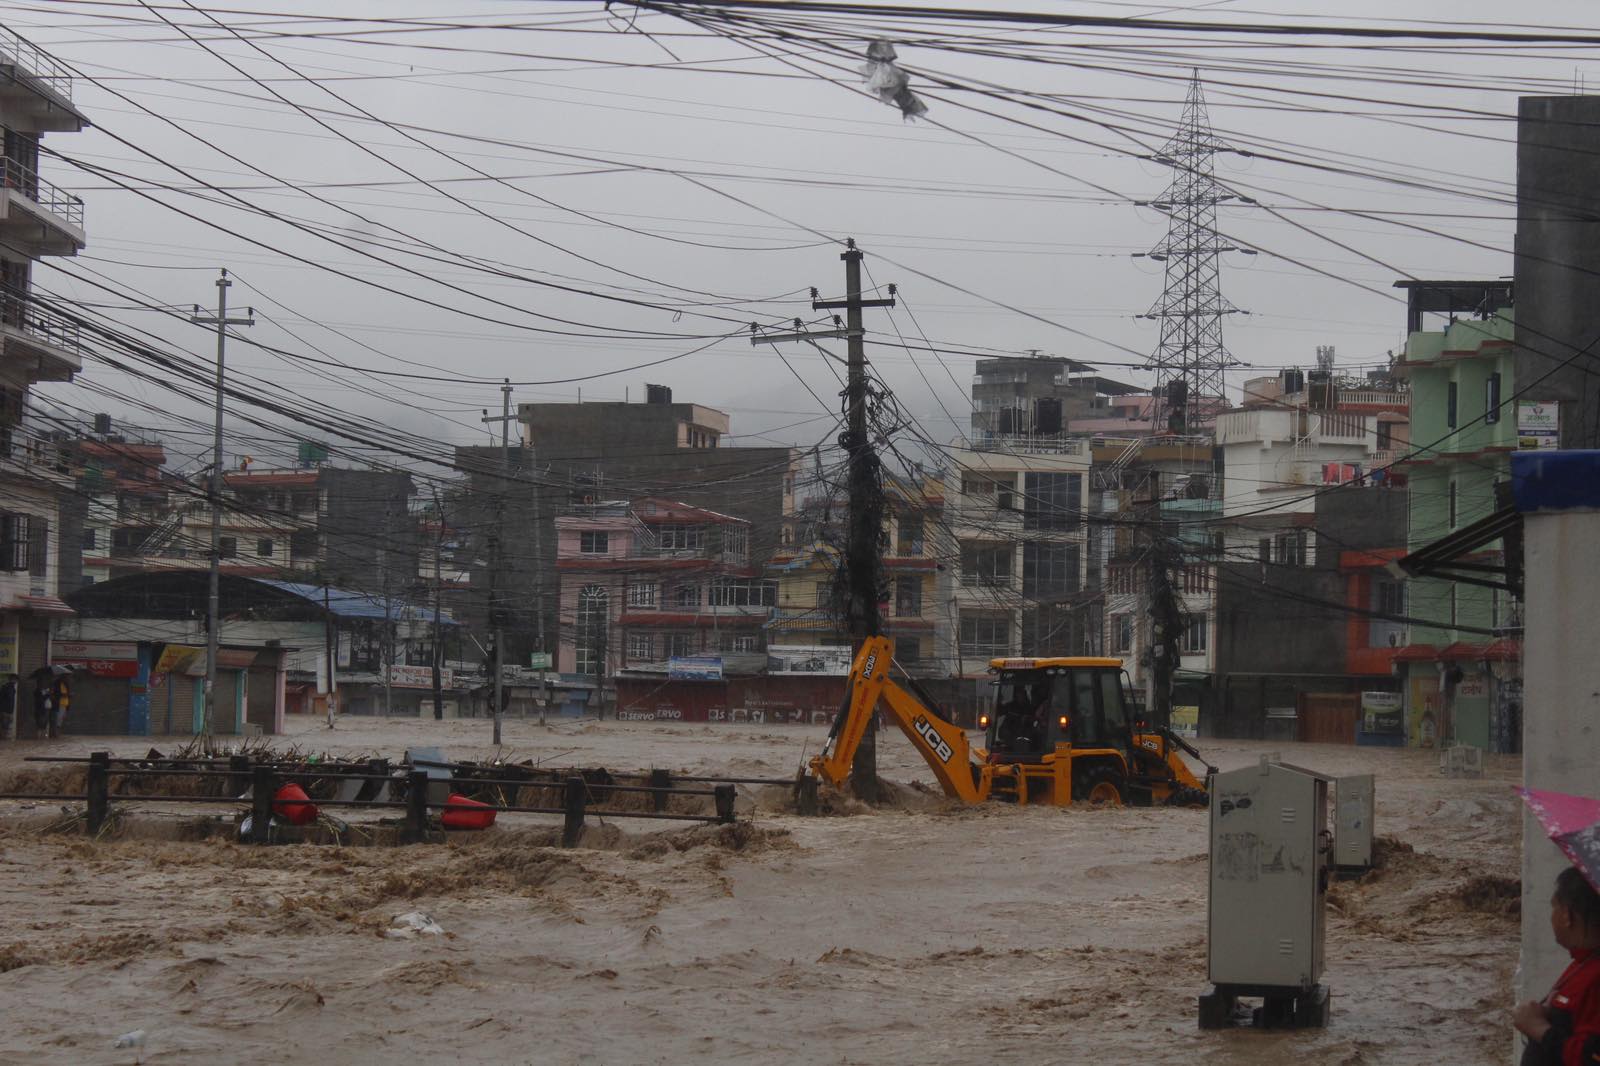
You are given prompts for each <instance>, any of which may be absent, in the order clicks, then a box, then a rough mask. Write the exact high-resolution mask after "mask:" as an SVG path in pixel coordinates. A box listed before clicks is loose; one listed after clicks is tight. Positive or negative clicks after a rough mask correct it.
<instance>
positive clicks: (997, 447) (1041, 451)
mask: <svg viewBox="0 0 1600 1066" xmlns="http://www.w3.org/2000/svg"><path fill="white" fill-rule="evenodd" d="M972 450H973V451H978V452H1012V453H1017V454H1023V455H1086V454H1088V443H1087V442H1086V441H1085V440H1084V439H1083V438H1082V437H1068V436H1066V435H1064V434H1060V433H992V434H987V435H985V436H982V437H978V438H974V439H973V441H972Z"/></svg>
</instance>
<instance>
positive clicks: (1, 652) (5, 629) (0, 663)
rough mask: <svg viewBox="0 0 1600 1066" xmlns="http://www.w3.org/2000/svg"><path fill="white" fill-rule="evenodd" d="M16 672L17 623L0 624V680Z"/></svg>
mask: <svg viewBox="0 0 1600 1066" xmlns="http://www.w3.org/2000/svg"><path fill="white" fill-rule="evenodd" d="M16 672H17V623H16V622H15V621H13V620H10V619H7V620H6V621H4V622H0V678H3V677H5V676H6V675H7V674H14V673H16Z"/></svg>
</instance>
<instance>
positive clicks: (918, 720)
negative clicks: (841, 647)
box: [811, 637, 987, 803]
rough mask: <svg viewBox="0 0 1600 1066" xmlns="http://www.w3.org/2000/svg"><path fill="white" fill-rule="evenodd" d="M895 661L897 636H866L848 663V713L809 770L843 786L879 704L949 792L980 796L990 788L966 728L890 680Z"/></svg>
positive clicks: (962, 796)
mask: <svg viewBox="0 0 1600 1066" xmlns="http://www.w3.org/2000/svg"><path fill="white" fill-rule="evenodd" d="M893 662H894V641H892V640H890V639H889V638H888V637H868V638H867V639H866V640H865V641H863V642H862V645H861V650H860V651H858V652H856V658H855V662H854V663H852V664H851V666H850V681H849V689H848V696H849V698H848V699H847V700H846V701H845V709H844V717H843V718H842V719H840V720H839V721H838V722H835V723H834V728H833V732H832V733H831V734H830V735H829V737H828V742H827V745H826V746H825V747H824V748H823V749H822V754H821V755H818V756H817V757H815V758H814V759H812V760H811V772H812V773H813V774H814V775H816V776H817V777H819V778H821V779H822V780H824V781H827V782H828V783H829V784H830V785H832V786H833V787H834V788H843V787H844V783H845V780H846V779H847V778H848V777H849V776H850V765H851V763H852V762H854V760H855V755H856V749H857V748H859V747H860V746H861V738H862V737H864V736H865V735H866V732H867V729H868V727H869V726H870V725H871V723H872V716H873V714H874V713H876V712H877V710H878V707H879V705H880V704H881V705H882V706H883V707H884V708H885V709H886V710H887V711H888V712H889V717H890V718H892V719H893V720H894V723H895V725H897V726H899V727H900V731H901V732H902V733H904V734H905V735H906V738H907V739H908V740H910V741H911V745H912V747H914V748H916V749H917V751H919V752H920V753H921V754H922V757H923V758H924V759H926V760H927V762H928V766H929V767H930V768H931V769H932V770H933V774H934V776H935V777H937V778H938V779H939V784H940V785H941V786H943V788H944V791H945V794H946V795H949V796H954V797H956V798H958V799H960V800H963V801H965V802H967V803H978V802H980V801H982V800H983V799H984V798H985V796H984V793H985V792H986V791H987V789H985V788H983V787H982V786H981V784H980V783H979V782H980V781H981V780H982V775H981V773H975V772H974V763H973V759H972V748H971V746H970V745H969V744H968V743H967V735H966V733H965V732H963V731H962V730H961V729H960V728H959V727H957V726H955V725H952V724H951V723H950V722H947V721H945V720H944V719H943V718H942V717H940V715H939V713H938V712H937V711H935V710H934V709H933V708H931V707H928V706H925V705H924V704H923V703H922V701H921V700H919V699H917V698H916V697H915V696H914V695H912V694H911V693H909V692H907V691H906V690H905V689H903V688H901V687H900V686H899V685H897V684H895V683H894V682H893V681H891V680H889V667H890V665H891V664H892V663H893Z"/></svg>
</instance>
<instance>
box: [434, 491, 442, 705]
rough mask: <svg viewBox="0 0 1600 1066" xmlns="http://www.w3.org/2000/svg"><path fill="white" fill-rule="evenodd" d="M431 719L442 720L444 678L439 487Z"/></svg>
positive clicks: (435, 516) (436, 502)
mask: <svg viewBox="0 0 1600 1066" xmlns="http://www.w3.org/2000/svg"><path fill="white" fill-rule="evenodd" d="M433 521H434V526H435V532H434V536H433V717H434V720H435V721H443V720H444V678H443V672H442V671H441V669H440V667H441V666H442V665H443V662H444V647H443V632H444V627H443V626H442V625H440V621H439V613H440V612H439V601H440V599H441V598H442V597H443V596H444V582H443V581H441V580H440V575H441V572H442V570H441V567H440V563H439V556H440V554H442V553H443V551H444V504H443V503H442V502H441V501H440V498H439V486H438V485H435V486H433Z"/></svg>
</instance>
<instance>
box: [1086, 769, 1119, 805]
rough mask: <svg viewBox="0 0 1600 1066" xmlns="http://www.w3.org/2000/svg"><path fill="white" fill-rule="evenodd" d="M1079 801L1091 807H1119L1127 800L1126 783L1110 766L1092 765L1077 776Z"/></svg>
mask: <svg viewBox="0 0 1600 1066" xmlns="http://www.w3.org/2000/svg"><path fill="white" fill-rule="evenodd" d="M1077 784H1078V787H1077V788H1075V789H1073V791H1074V792H1076V793H1077V796H1076V798H1077V799H1078V801H1079V802H1082V803H1087V804H1089V805H1090V806H1092V807H1107V806H1111V807H1120V806H1122V804H1124V803H1125V802H1127V799H1126V797H1127V791H1128V783H1127V781H1125V780H1124V779H1123V776H1122V775H1121V774H1119V773H1117V771H1116V770H1115V769H1113V768H1112V767H1110V766H1092V767H1090V768H1089V769H1088V770H1085V771H1084V772H1083V773H1082V774H1080V775H1079V777H1078V783H1077Z"/></svg>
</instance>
